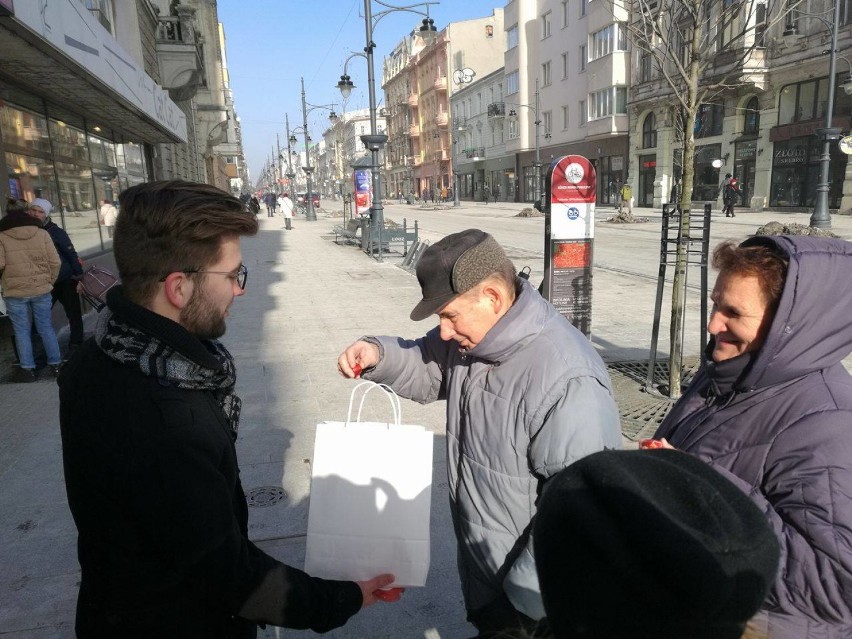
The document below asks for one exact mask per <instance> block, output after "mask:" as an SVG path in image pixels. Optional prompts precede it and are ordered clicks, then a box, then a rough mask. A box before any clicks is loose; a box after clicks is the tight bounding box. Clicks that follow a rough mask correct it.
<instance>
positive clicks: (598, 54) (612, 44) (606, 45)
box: [589, 24, 627, 60]
mask: <svg viewBox="0 0 852 639" xmlns="http://www.w3.org/2000/svg"><path fill="white" fill-rule="evenodd" d="M613 51H627V30H626V29H625V28H624V27H623V26H622V25H620V24H611V25H609V26H607V27H604V28H603V29H601V30H600V31H596V32H595V33H593V34H592V35H591V36H589V60H597V59H598V58H602V57H603V56H605V55H609V54H610V53H612V52H613Z"/></svg>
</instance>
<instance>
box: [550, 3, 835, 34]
mask: <svg viewBox="0 0 852 639" xmlns="http://www.w3.org/2000/svg"><path fill="white" fill-rule="evenodd" d="M850 1H852V0H850ZM567 26H568V0H562V28H563V29H564V28H565V27H567Z"/></svg>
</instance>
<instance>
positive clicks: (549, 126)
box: [541, 111, 553, 135]
mask: <svg viewBox="0 0 852 639" xmlns="http://www.w3.org/2000/svg"><path fill="white" fill-rule="evenodd" d="M541 122H542V124H544V134H545V135H550V132H551V131H552V130H553V111H545V112H544V113H542V114H541Z"/></svg>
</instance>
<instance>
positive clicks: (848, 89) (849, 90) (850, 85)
mask: <svg viewBox="0 0 852 639" xmlns="http://www.w3.org/2000/svg"><path fill="white" fill-rule="evenodd" d="M840 88H841V89H843V92H844V93H845V94H846V95H852V75H850V76H849V77H848V78H846V82H844V83H843V84H841V85H840Z"/></svg>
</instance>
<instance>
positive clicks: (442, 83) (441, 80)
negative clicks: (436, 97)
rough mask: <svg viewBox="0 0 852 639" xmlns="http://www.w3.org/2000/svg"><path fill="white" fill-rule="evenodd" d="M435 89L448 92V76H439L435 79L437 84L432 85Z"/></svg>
mask: <svg viewBox="0 0 852 639" xmlns="http://www.w3.org/2000/svg"><path fill="white" fill-rule="evenodd" d="M432 86H433V87H434V88H435V91H446V90H447V76H445V75H439V76H438V77H437V78H435V82H434V83H433V84H432Z"/></svg>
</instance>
